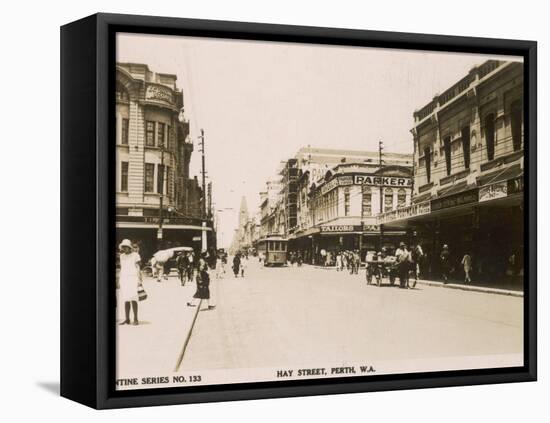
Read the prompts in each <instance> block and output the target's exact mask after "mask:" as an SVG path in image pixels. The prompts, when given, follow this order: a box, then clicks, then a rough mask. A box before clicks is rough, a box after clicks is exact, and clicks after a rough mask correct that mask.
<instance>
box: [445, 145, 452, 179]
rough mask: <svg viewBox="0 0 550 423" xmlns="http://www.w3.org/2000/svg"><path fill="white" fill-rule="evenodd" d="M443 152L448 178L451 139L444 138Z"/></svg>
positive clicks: (449, 172)
mask: <svg viewBox="0 0 550 423" xmlns="http://www.w3.org/2000/svg"><path fill="white" fill-rule="evenodd" d="M443 151H444V152H445V165H446V169H447V176H449V175H450V174H451V137H446V138H445V139H444V140H443Z"/></svg>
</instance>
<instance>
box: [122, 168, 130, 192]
mask: <svg viewBox="0 0 550 423" xmlns="http://www.w3.org/2000/svg"><path fill="white" fill-rule="evenodd" d="M120 190H121V191H122V192H127V191H128V162H120Z"/></svg>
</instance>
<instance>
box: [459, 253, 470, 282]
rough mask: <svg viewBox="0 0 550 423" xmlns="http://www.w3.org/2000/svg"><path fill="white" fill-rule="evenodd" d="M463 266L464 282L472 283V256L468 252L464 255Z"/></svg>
mask: <svg viewBox="0 0 550 423" xmlns="http://www.w3.org/2000/svg"><path fill="white" fill-rule="evenodd" d="M461 263H462V266H464V283H471V282H472V279H471V278H470V272H471V270H472V257H471V256H470V254H468V253H467V252H466V254H464V257H462V262H461Z"/></svg>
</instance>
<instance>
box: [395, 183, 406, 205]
mask: <svg viewBox="0 0 550 423" xmlns="http://www.w3.org/2000/svg"><path fill="white" fill-rule="evenodd" d="M406 204H407V192H406V191H405V190H404V189H403V188H400V189H399V191H397V207H405V206H406Z"/></svg>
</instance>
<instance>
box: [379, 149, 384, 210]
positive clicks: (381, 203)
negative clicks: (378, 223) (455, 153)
mask: <svg viewBox="0 0 550 423" xmlns="http://www.w3.org/2000/svg"><path fill="white" fill-rule="evenodd" d="M383 149H384V144H383V143H382V140H380V141H378V162H379V164H380V169H379V171H380V170H382V150H383ZM382 191H383V186H382V178H380V214H382V213H383V212H384V203H383V201H382V200H383V199H384V195H383V192H382Z"/></svg>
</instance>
